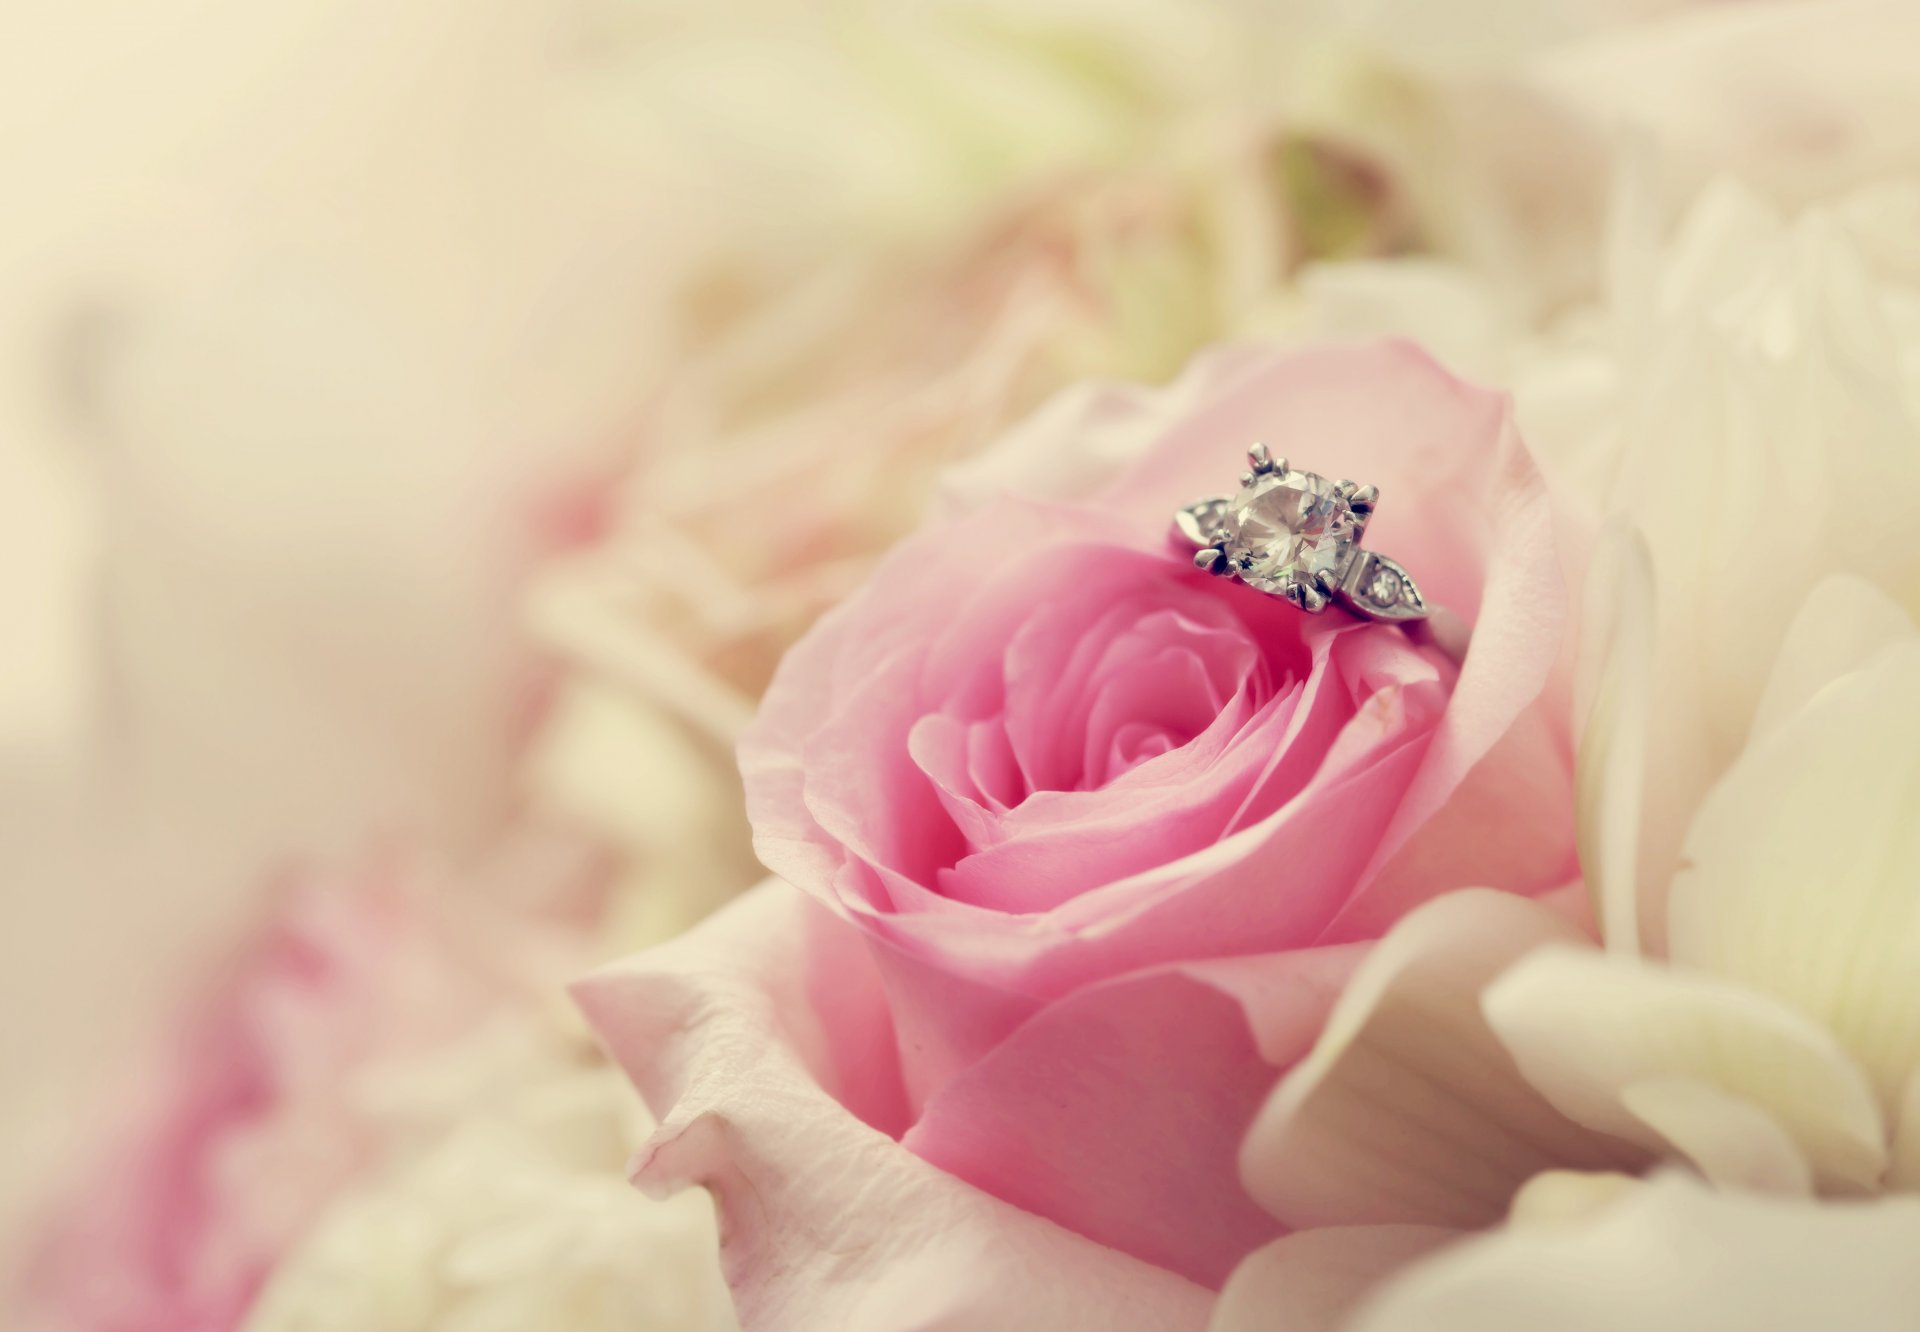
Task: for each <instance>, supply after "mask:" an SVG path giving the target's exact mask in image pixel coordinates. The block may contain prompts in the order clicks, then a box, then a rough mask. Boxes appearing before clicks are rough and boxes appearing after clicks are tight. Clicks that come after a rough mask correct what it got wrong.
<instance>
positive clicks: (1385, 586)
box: [1367, 567, 1400, 606]
mask: <svg viewBox="0 0 1920 1332" xmlns="http://www.w3.org/2000/svg"><path fill="white" fill-rule="evenodd" d="M1367 600H1369V601H1371V602H1372V603H1373V604H1374V605H1376V606H1391V605H1393V604H1394V603H1395V602H1397V601H1399V600H1400V575H1399V574H1397V573H1395V572H1394V571H1393V570H1391V569H1388V568H1385V567H1382V568H1379V569H1375V570H1374V571H1373V577H1372V579H1370V580H1369V581H1368V583H1367Z"/></svg>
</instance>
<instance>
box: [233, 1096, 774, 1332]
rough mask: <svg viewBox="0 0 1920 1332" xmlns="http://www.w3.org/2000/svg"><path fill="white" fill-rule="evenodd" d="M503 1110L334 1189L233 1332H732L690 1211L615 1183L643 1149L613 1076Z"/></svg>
mask: <svg viewBox="0 0 1920 1332" xmlns="http://www.w3.org/2000/svg"><path fill="white" fill-rule="evenodd" d="M528 1071H529V1068H528V1065H527V1063H526V1061H524V1060H523V1061H520V1062H519V1064H518V1066H517V1068H516V1073H517V1074H524V1073H526V1072H528ZM516 1080H520V1079H518V1078H516ZM507 1099H509V1100H510V1101H514V1102H517V1103H518V1105H517V1107H516V1109H515V1111H514V1112H512V1113H507V1114H501V1113H491V1114H489V1113H484V1112H469V1114H468V1117H467V1119H466V1120H465V1122H462V1123H459V1124H458V1125H457V1127H455V1128H454V1130H453V1131H452V1132H451V1133H450V1134H449V1135H448V1136H447V1138H446V1139H445V1141H444V1142H442V1143H441V1144H440V1145H439V1146H438V1147H436V1148H434V1149H433V1150H431V1151H429V1152H427V1153H425V1154H424V1155H422V1156H420V1157H419V1158H417V1159H413V1160H411V1161H408V1162H407V1163H406V1164H404V1165H403V1166H400V1167H399V1168H396V1169H393V1170H391V1171H389V1172H387V1173H385V1174H382V1175H380V1176H377V1177H376V1178H374V1179H372V1180H371V1181H369V1182H367V1183H365V1184H363V1185H361V1186H359V1187H356V1188H354V1189H352V1190H351V1191H349V1193H348V1194H347V1195H346V1196H345V1197H344V1198H342V1199H341V1200H340V1201H339V1202H337V1203H336V1204H335V1205H334V1206H333V1208H332V1209H330V1211H329V1212H328V1213H327V1214H326V1215H325V1216H324V1217H322V1218H321V1220H320V1222H319V1224H318V1225H317V1226H315V1227H314V1229H313V1230H312V1231H311V1232H310V1233H309V1234H308V1235H307V1236H306V1238H305V1239H304V1240H303V1241H302V1242H301V1243H300V1244H299V1245H298V1246H297V1247H296V1248H295V1249H294V1251H293V1252H292V1253H291V1254H289V1255H288V1256H287V1257H286V1258H285V1259H284V1260H283V1261H282V1262H281V1264H280V1266H279V1268H278V1269H277V1271H276V1272H275V1274H274V1277H273V1279H272V1280H271V1282H270V1283H269V1285H268V1287H267V1289H266V1291H265V1292H264V1293H263V1295H262V1296H261V1298H260V1300H259V1302H258V1304H257V1305H256V1306H255V1307H254V1309H253V1311H252V1313H251V1315H250V1317H249V1318H248V1320H247V1323H246V1325H245V1326H246V1328H247V1329H248V1332H366V1329H370V1328H379V1329H381V1332H529V1330H530V1329H546V1328H552V1329H556V1332H558V1330H559V1329H565V1330H566V1332H728V1329H731V1328H733V1327H735V1326H736V1324H735V1322H734V1319H733V1313H732V1302H731V1300H730V1298H729V1296H728V1294H727V1290H726V1286H725V1285H724V1283H722V1281H721V1280H720V1272H719V1266H718V1263H717V1261H716V1260H715V1257H714V1248H715V1243H716V1241H715V1236H714V1232H713V1217H712V1209H711V1205H710V1204H709V1203H708V1202H707V1200H706V1198H705V1196H704V1195H701V1194H698V1193H691V1194H688V1195H685V1196H682V1197H679V1198H675V1199H671V1200H666V1201H660V1200H655V1199H650V1198H647V1197H646V1196H644V1195H642V1194H641V1193H639V1192H638V1191H637V1190H635V1189H634V1188H633V1187H632V1186H631V1185H629V1184H628V1183H627V1182H626V1180H625V1178H624V1177H623V1174H622V1171H621V1169H620V1163H621V1160H622V1155H623V1152H624V1151H625V1150H627V1149H630V1148H632V1147H633V1146H636V1145H637V1144H638V1142H639V1140H640V1138H641V1137H643V1136H644V1134H642V1133H639V1132H637V1131H636V1126H633V1125H631V1124H629V1123H627V1122H626V1121H628V1120H630V1119H631V1118H632V1115H631V1113H630V1112H629V1107H630V1105H631V1102H632V1097H631V1096H630V1095H628V1094H626V1092H625V1090H624V1087H623V1085H622V1084H621V1083H620V1082H619V1079H618V1077H617V1075H614V1074H612V1073H611V1072H609V1071H608V1070H607V1069H605V1068H601V1067H592V1068H589V1067H584V1066H583V1067H579V1068H576V1069H574V1070H572V1071H571V1072H561V1071H557V1070H550V1071H548V1072H547V1073H545V1074H544V1075H543V1076H537V1077H535V1078H534V1079H531V1080H525V1081H522V1085H519V1086H518V1087H517V1088H516V1089H515V1090H514V1091H513V1092H512V1093H511V1094H510V1095H509V1096H508V1098H507Z"/></svg>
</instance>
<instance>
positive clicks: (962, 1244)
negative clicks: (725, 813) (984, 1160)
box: [576, 884, 1212, 1332]
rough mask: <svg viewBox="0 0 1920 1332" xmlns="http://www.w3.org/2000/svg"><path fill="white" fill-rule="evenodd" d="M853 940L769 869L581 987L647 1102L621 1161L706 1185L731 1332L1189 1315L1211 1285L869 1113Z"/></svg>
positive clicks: (881, 1052)
mask: <svg viewBox="0 0 1920 1332" xmlns="http://www.w3.org/2000/svg"><path fill="white" fill-rule="evenodd" d="M861 952H862V945H861V941H860V939H859V936H858V934H857V933H856V932H855V931H854V930H852V929H851V928H850V927H848V926H845V925H842V924H840V923H839V922H837V921H834V920H833V919H831V918H830V917H827V916H826V915H825V914H824V913H823V912H821V911H819V910H818V909H817V908H816V907H814V906H813V905H812V904H810V903H808V902H807V901H806V900H805V899H804V898H802V897H800V896H799V895H798V894H797V893H795V892H794V891H793V890H791V889H789V888H787V887H786V886H785V885H781V884H767V885H763V886H762V887H761V888H759V889H757V890H755V891H754V892H753V893H751V894H749V895H748V896H747V897H745V898H743V899H741V900H740V901H738V902H736V903H734V904H733V905H731V906H729V907H728V908H726V909H725V910H723V911H722V912H720V913H719V914H718V915H716V916H714V917H712V918H710V919H709V920H708V921H707V922H706V923H704V924H703V925H701V926H699V927H698V928H696V929H695V930H694V931H693V932H692V933H691V934H689V935H687V936H684V937H683V938H682V939H680V940H678V941H676V942H674V943H673V944H670V945H667V946H665V947H663V948H661V949H658V950H655V951H654V952H653V953H651V954H648V955H646V956H644V957H642V958H640V959H636V960H634V961H630V962H627V963H624V964H621V965H618V966H615V967H612V968H608V969H607V970H605V971H602V972H600V973H598V974H596V975H594V976H592V977H590V978H588V979H587V980H585V981H583V982H581V983H580V984H579V986H578V987H577V988H576V995H577V997H578V999H579V1002H580V1004H581V1006H582V1007H583V1008H584V1009H585V1010H586V1012H587V1014H588V1016H589V1018H590V1019H591V1020H592V1022H593V1024H594V1026H595V1028H596V1030H597V1031H598V1032H599V1034H600V1036H601V1039H602V1040H603V1041H604V1042H605V1043H606V1045H607V1048H608V1050H609V1051H610V1052H611V1053H612V1054H613V1056H614V1057H615V1058H616V1059H617V1060H618V1061H619V1062H620V1063H621V1064H622V1066H623V1067H625V1068H626V1069H627V1071H628V1073H629V1075H630V1076H632V1077H633V1078H634V1080H635V1081H636V1083H638V1084H639V1085H640V1087H641V1088H642V1090H643V1091H644V1092H645V1093H646V1095H647V1098H648V1100H649V1102H650V1103H651V1104H652V1106H653V1107H654V1109H655V1111H656V1113H658V1114H659V1116H660V1118H661V1127H660V1130H659V1132H658V1133H657V1134H656V1135H655V1137H654V1138H653V1140H652V1141H651V1142H650V1143H649V1144H648V1145H647V1147H646V1148H645V1149H644V1150H643V1151H642V1153H641V1155H640V1157H639V1159H638V1162H637V1164H636V1167H635V1178H636V1180H637V1182H639V1183H640V1184H642V1185H643V1186H644V1187H646V1188H648V1189H649V1190H650V1191H655V1192H660V1193H670V1192H673V1191H675V1190H677V1189H680V1188H683V1187H686V1186H687V1185H689V1184H699V1185H702V1186H704V1187H706V1188H707V1189H708V1190H710V1191H711V1192H712V1194H713V1196H714V1202H715V1205H716V1208H717V1210H718V1213H719V1217H720V1225H721V1233H722V1237H723V1238H722V1249H723V1258H724V1262H725V1267H726V1272H727V1278H728V1282H729V1284H730V1285H731V1286H732V1287H733V1290H734V1296H735V1301H736V1303H737V1305H738V1307H739V1311H740V1315H741V1319H742V1322H743V1324H744V1326H745V1327H746V1328H747V1329H748V1332H757V1330H759V1329H765V1330H766V1332H776V1330H777V1332H791V1330H792V1329H795V1328H803V1327H821V1328H828V1327H830V1328H846V1329H850V1330H853V1332H859V1330H861V1329H865V1330H867V1332H895V1330H896V1329H899V1328H903V1327H980V1328H988V1327H1046V1328H1063V1329H1087V1330H1088V1332H1096V1330H1097V1332H1105V1330H1106V1329H1111V1328H1123V1327H1143V1328H1144V1327H1151V1328H1167V1329H1178V1328H1198V1327H1201V1326H1203V1325H1204V1323H1205V1320H1206V1315H1207V1309H1208V1306H1209V1304H1210V1303H1211V1298H1212V1297H1211V1295H1210V1293H1209V1292H1207V1291H1205V1290H1203V1289H1201V1288H1200V1287H1198V1286H1195V1285H1193V1284H1192V1283H1190V1282H1188V1281H1185V1280H1184V1279H1182V1278H1180V1277H1178V1276H1175V1275H1174V1274H1172V1273H1170V1272H1167V1271H1164V1270H1162V1269H1159V1268H1155V1267H1153V1266H1151V1265H1149V1264H1147V1263H1143V1262H1140V1261H1138V1260H1136V1259H1131V1258H1128V1257H1126V1256H1124V1255H1122V1254H1119V1253H1116V1252H1115V1251H1114V1250H1112V1249H1108V1248H1105V1247H1102V1246H1101V1245H1098V1244H1095V1243H1092V1242H1091V1241H1088V1240H1085V1239H1082V1238H1081V1237H1079V1236H1077V1235H1074V1234H1072V1233H1070V1232H1068V1231H1065V1230H1063V1229H1061V1228H1060V1227H1058V1226H1055V1225H1053V1224H1052V1223H1050V1222H1047V1221H1043V1220H1041V1219H1040V1218H1038V1217H1035V1216H1032V1215H1030V1214H1028V1213H1025V1212H1022V1211H1021V1210H1019V1209H1018V1208H1016V1207H1011V1206H1009V1205H1007V1204H1006V1203H1003V1202H1000V1201H998V1200H997V1199H994V1198H991V1197H989V1196H987V1195H986V1194H984V1193H981V1192H980V1191H979V1190H977V1189H975V1188H973V1187H972V1186H970V1185H968V1184H965V1183H963V1182H962V1181H960V1180H958V1179H956V1178H954V1177H953V1176H951V1175H949V1174H947V1173H945V1172H944V1171H941V1170H938V1169H936V1168H935V1167H933V1166H931V1165H928V1164H927V1163H926V1162H924V1161H922V1160H920V1159H919V1158H918V1157H916V1156H914V1155H913V1154H912V1153H910V1152H908V1151H906V1150H905V1149H904V1148H902V1147H901V1146H900V1145H899V1143H897V1142H896V1141H894V1140H893V1139H891V1138H889V1137H888V1136H887V1135H886V1134H885V1133H883V1132H881V1131H880V1130H878V1129H876V1128H874V1127H872V1126H871V1123H872V1122H876V1121H879V1122H884V1121H885V1120H887V1119H889V1118H897V1114H898V1083H897V1075H896V1076H895V1077H894V1078H893V1079H891V1082H892V1084H893V1086H892V1091H891V1092H890V1093H889V1091H888V1090H887V1086H886V1084H887V1083H888V1082H889V1081H890V1080H889V1079H888V1078H886V1077H885V1076H884V1075H883V1074H882V1073H881V1072H880V1071H879V1070H886V1069H889V1068H891V1067H892V1060H891V1058H890V1056H888V1055H887V1053H886V1046H887V1044H888V1036H889V1035H890V1033H889V1032H888V1029H887V1025H886V1014H885V1008H884V1003H883V1001H882V1000H881V998H880V995H879V992H878V988H877V983H876V980H875V977H874V975H873V972H872V968H871V967H870V966H869V965H867V964H865V963H864V961H863V960H862V958H861ZM850 1107H851V1108H850ZM856 1110H858V1111H860V1112H861V1113H859V1114H856V1113H855V1111H856ZM863 1118H864V1119H867V1120H868V1121H869V1122H868V1123H863V1122H861V1121H862V1119H863Z"/></svg>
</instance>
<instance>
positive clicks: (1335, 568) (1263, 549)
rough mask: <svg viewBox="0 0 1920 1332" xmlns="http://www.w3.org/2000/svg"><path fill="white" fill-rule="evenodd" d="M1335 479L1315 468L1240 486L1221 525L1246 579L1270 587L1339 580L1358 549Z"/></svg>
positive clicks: (1231, 554) (1235, 564)
mask: <svg viewBox="0 0 1920 1332" xmlns="http://www.w3.org/2000/svg"><path fill="white" fill-rule="evenodd" d="M1334 484H1335V483H1334V482H1332V481H1329V480H1327V479H1326V478H1325V477H1323V476H1315V475H1314V474H1313V473H1312V472H1293V471H1288V472H1272V473H1268V474H1267V475H1265V476H1256V477H1255V478H1254V479H1253V481H1252V483H1251V484H1249V485H1246V486H1242V487H1241V488H1240V493H1239V494H1238V495H1235V496H1234V497H1233V500H1232V501H1231V502H1230V503H1229V504H1228V506H1227V512H1226V515H1225V517H1224V519H1223V521H1222V524H1221V530H1222V533H1223V535H1224V536H1225V537H1226V541H1225V549H1226V554H1227V559H1228V560H1229V561H1231V562H1232V564H1233V567H1234V568H1235V569H1236V570H1237V571H1238V572H1239V574H1240V577H1241V579H1242V580H1243V581H1245V582H1247V583H1251V584H1252V585H1253V586H1255V587H1259V588H1263V589H1265V590H1267V591H1278V590H1280V589H1282V588H1284V587H1287V586H1289V585H1290V584H1293V583H1296V582H1311V581H1313V580H1314V579H1316V578H1324V579H1326V580H1327V581H1329V582H1336V581H1338V577H1339V572H1340V569H1341V568H1342V566H1344V565H1345V563H1346V559H1347V555H1348V552H1350V551H1351V550H1352V549H1353V540H1354V526H1355V524H1354V517H1353V511H1352V510H1351V509H1349V508H1348V507H1347V501H1346V499H1345V498H1344V497H1342V496H1341V495H1339V494H1338V493H1337V492H1336V491H1335V489H1334Z"/></svg>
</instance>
